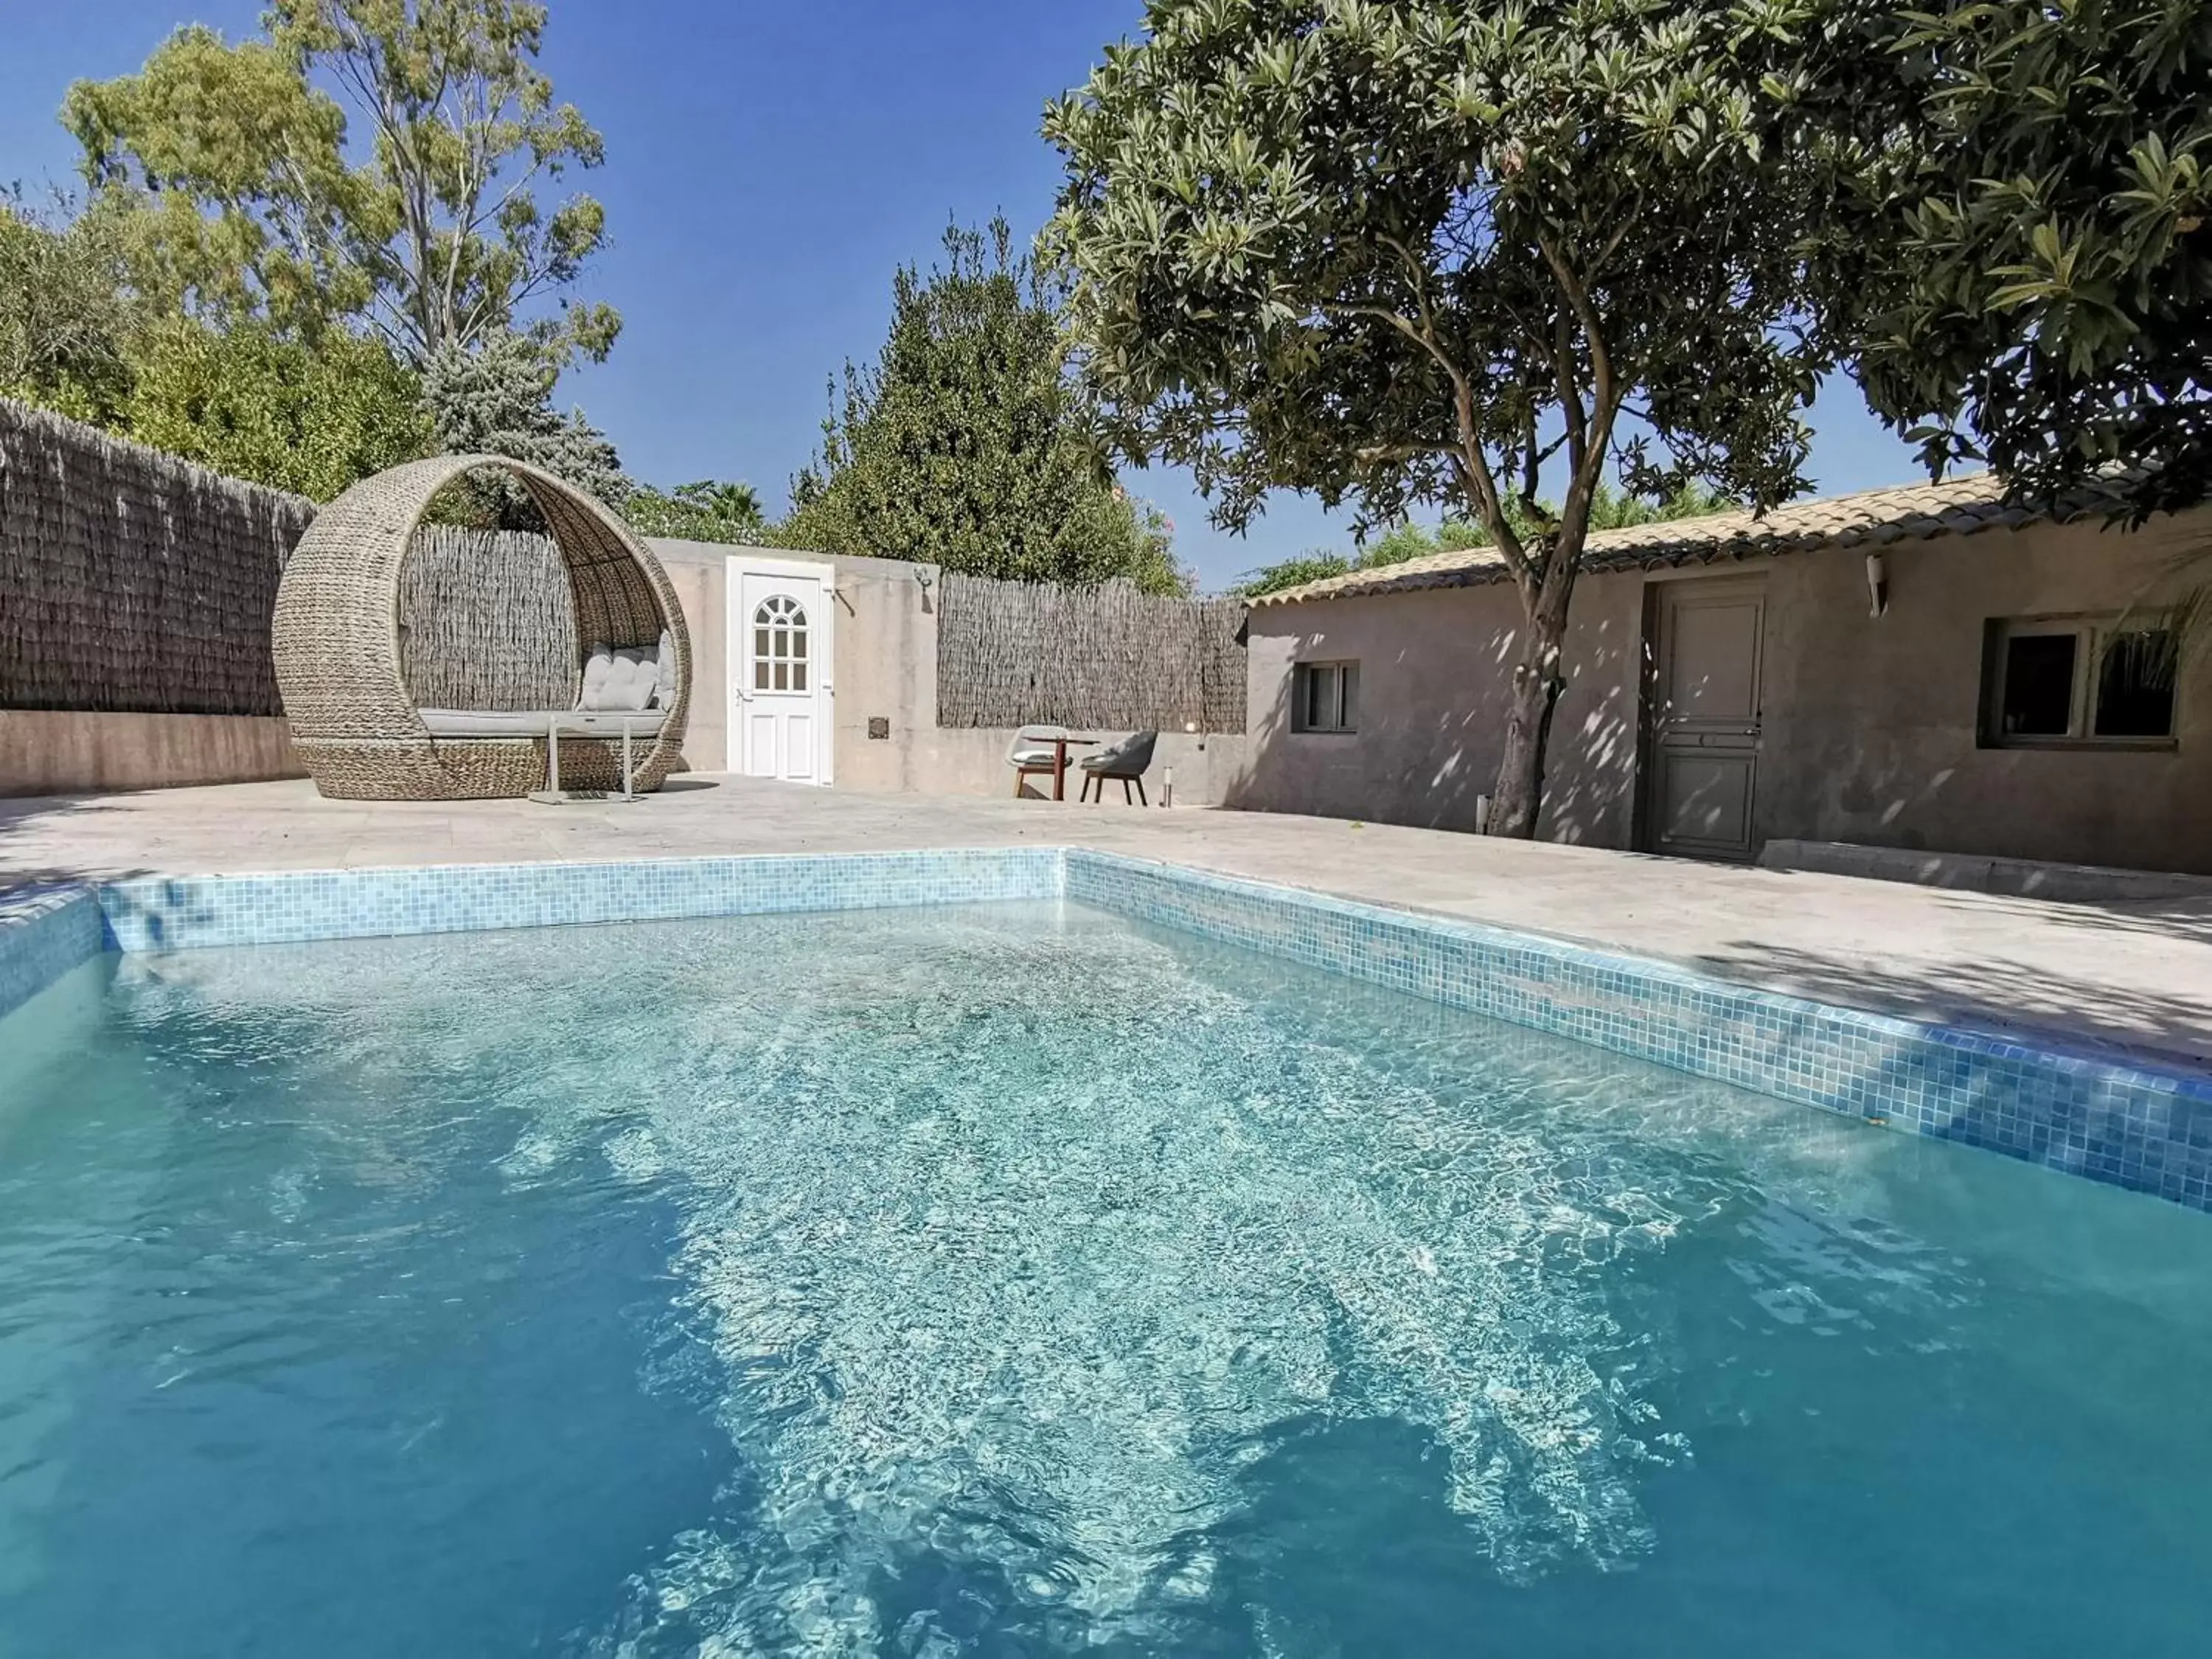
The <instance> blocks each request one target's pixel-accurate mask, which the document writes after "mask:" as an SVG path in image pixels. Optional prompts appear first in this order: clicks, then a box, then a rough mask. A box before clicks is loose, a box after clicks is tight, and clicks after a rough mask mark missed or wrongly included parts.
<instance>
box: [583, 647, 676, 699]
mask: <svg viewBox="0 0 2212 1659" xmlns="http://www.w3.org/2000/svg"><path fill="white" fill-rule="evenodd" d="M660 673H661V669H660V651H659V647H654V646H624V647H623V648H622V649H621V650H619V651H617V650H613V649H611V648H610V647H607V646H604V645H595V646H593V647H592V654H591V655H590V656H589V657H588V658H586V659H585V662H584V690H583V695H582V696H580V698H578V699H577V703H576V706H577V707H578V708H650V707H652V705H653V700H654V696H655V694H656V693H657V692H658V691H659V687H660Z"/></svg>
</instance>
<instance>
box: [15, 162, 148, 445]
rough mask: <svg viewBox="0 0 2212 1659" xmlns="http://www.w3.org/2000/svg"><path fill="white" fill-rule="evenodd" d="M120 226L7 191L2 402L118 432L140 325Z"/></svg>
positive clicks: (128, 387) (128, 388) (128, 389)
mask: <svg viewBox="0 0 2212 1659" xmlns="http://www.w3.org/2000/svg"><path fill="white" fill-rule="evenodd" d="M114 231H115V228H114V226H113V224H112V222H108V221H105V220H102V219H99V218H95V217H90V216H82V217H73V216H70V215H69V214H68V210H67V204H64V203H58V204H56V207H55V210H54V211H53V212H52V213H50V214H49V213H41V212H39V211H37V210H33V209H32V208H30V207H28V206H27V205H26V204H25V203H24V201H23V198H22V196H21V192H20V191H7V192H4V193H0V397H7V398H19V399H21V401H23V402H25V403H33V404H40V405H41V406H43V407H45V408H47V409H53V410H59V411H60V412H61V413H63V414H64V415H68V416H73V417H74V418H76V419H77V420H80V421H90V422H94V423H95V424H99V425H103V426H106V425H112V424H114V423H115V422H116V421H117V420H118V419H119V418H120V416H121V410H122V408H123V405H124V404H125V401H126V400H127V398H129V396H130V389H131V367H130V362H129V361H128V359H129V352H130V345H131V336H132V334H133V332H134V331H136V329H137V326H138V318H137V308H136V307H135V306H134V305H133V304H132V302H131V298H130V296H129V295H128V294H127V293H126V292H125V289H124V285H123V276H122V261H123V253H122V246H121V243H120V241H119V240H118V237H117V236H116V235H115V234H114Z"/></svg>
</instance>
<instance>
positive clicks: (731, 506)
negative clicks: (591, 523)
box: [622, 478, 768, 544]
mask: <svg viewBox="0 0 2212 1659" xmlns="http://www.w3.org/2000/svg"><path fill="white" fill-rule="evenodd" d="M622 510H623V517H624V518H625V519H627V520H629V523H630V527H631V528H632V529H634V530H635V531H636V532H638V533H639V534H640V535H644V536H673V537H676V538H678V539H679V540H683V541H692V542H729V543H734V544H748V543H752V542H757V541H758V540H759V539H760V538H761V536H762V535H763V532H765V531H766V530H767V529H768V519H767V516H766V515H765V514H764V513H762V511H761V500H760V492H759V491H758V490H757V489H754V488H753V487H752V486H751V485H750V484H748V483H723V482H720V481H719V480H716V479H714V478H702V479H700V480H699V481H698V482H697V483H687V484H678V485H677V486H676V488H675V489H666V490H663V489H653V487H652V486H651V485H650V484H634V485H632V486H631V488H630V492H629V499H628V500H627V501H624V502H623V509H622Z"/></svg>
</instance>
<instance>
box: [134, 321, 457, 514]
mask: <svg viewBox="0 0 2212 1659" xmlns="http://www.w3.org/2000/svg"><path fill="white" fill-rule="evenodd" d="M134 367H135V371H136V372H135V378H134V381H133V384H132V386H131V393H130V398H129V400H128V402H127V404H125V410H124V420H123V422H121V424H122V425H123V427H124V428H125V430H127V431H128V432H129V433H130V434H131V436H132V437H134V438H136V439H137V440H138V441H140V442H141V443H147V444H151V445H153V446H154V447H155V448H156V449H165V450H167V451H168V452H169V453H171V454H173V455H181V456H183V457H184V458H185V459H186V460H191V461H197V462H199V463H201V464H202V465H205V466H210V467H213V468H214V469H215V470H216V471H218V472H227V473H228V474H229V475H230V476H231V477H234V478H250V479H252V480H253V481H254V482H255V483H264V484H268V485H270V486H272V487H273V488H275V489H289V490H292V491H294V492H295V493H297V494H299V495H311V496H313V497H314V499H315V500H317V501H329V500H330V499H331V497H333V496H335V495H337V494H338V493H339V492H340V491H342V490H343V489H345V488H346V487H347V486H348V485H349V484H351V483H355V482H356V480H358V479H361V478H365V477H368V476H369V475H370V474H371V473H373V472H380V471H383V469H384V468H386V467H387V466H392V465H397V464H398V463H399V462H401V461H409V460H413V459H416V457H418V456H422V455H427V454H430V453H434V451H433V435H432V432H431V428H430V419H429V416H428V411H427V410H425V409H424V407H423V404H422V381H421V380H420V379H419V378H418V377H417V376H416V374H414V373H413V372H412V371H411V370H410V369H408V368H406V367H405V366H404V364H402V363H401V362H398V359H396V358H395V357H393V356H392V352H391V350H390V349H389V348H387V347H386V345H385V344H384V343H383V342H382V341H380V340H373V339H366V338H362V337H359V336H356V335H351V334H347V333H344V332H343V331H340V332H337V333H333V334H331V335H328V336H326V337H324V338H323V339H322V340H321V341H320V342H319V343H317V344H315V345H314V346H312V347H310V346H307V345H304V344H301V343H299V342H297V341H293V340H284V339H280V338H278V337H276V336H275V335H273V334H272V333H270V331H269V330H268V329H266V328H265V327H263V326H261V325H256V324H251V323H248V324H241V325H239V326H238V327H235V328H233V329H230V330H228V331H216V330H215V329H211V328H210V327H208V326H207V325H205V324H204V323H199V322H195V321H193V320H192V319H189V318H181V317H180V318H173V319H169V320H167V322H165V323H163V324H161V325H157V326H156V327H155V328H153V329H151V330H150V331H149V333H148V335H147V337H146V338H145V339H144V341H143V343H142V344H141V347H140V349H139V351H138V354H137V359H136V362H135V365H134Z"/></svg>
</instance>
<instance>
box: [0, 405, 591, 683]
mask: <svg viewBox="0 0 2212 1659" xmlns="http://www.w3.org/2000/svg"><path fill="white" fill-rule="evenodd" d="M314 516H315V504H314V503H313V501H308V500H307V499H305V498H304V497H301V496H298V495H285V494H283V492H282V491H279V490H274V489H263V488H262V487H261V486H260V485H258V484H250V483H240V481H238V480H237V479H235V478H227V477H223V476H222V474H221V473H218V472H211V471H208V470H207V469H206V468H204V467H199V466H194V465H191V464H190V463H189V462H185V461H179V460H178V459H175V458H174V457H173V456H169V455H164V454H162V453H161V452H160V451H159V450H154V449H149V448H147V447H144V446H143V445H142V444H134V443H130V442H126V441H123V440H121V439H118V438H113V437H111V436H109V435H107V434H106V433H104V432H101V431H100V430H99V429H98V428H94V427H89V426H85V425H82V424H81V423H80V422H76V421H70V420H65V419H64V418H63V417H61V416H58V415H53V414H50V413H48V412H47V411H46V410H39V409H33V408H31V407H29V406H28V405H27V404H18V403H11V402H9V401H7V400H6V399H0V708H73V709H87V710H95V711H111V712H131V713H139V714H279V713H281V712H282V707H281V705H280V703H279V702H278V700H277V695H276V672H275V671H274V669H273V667H272V666H271V665H270V654H269V623H270V615H271V613H272V611H274V609H275V607H276V580H277V578H278V576H279V575H280V574H283V565H284V561H285V560H286V559H287V558H289V556H291V551H292V548H293V546H294V544H295V543H296V542H297V541H298V540H299V538H300V535H301V532H303V531H304V530H306V529H307V526H308V525H309V524H310V523H311V522H313V519H314ZM398 625H399V627H400V629H401V635H400V638H401V651H400V658H401V662H402V664H403V667H404V672H405V673H406V675H407V679H408V686H409V689H410V690H411V691H412V692H413V694H414V696H415V698H416V702H418V703H419V704H421V705H422V706H424V707H428V708H480V709H500V708H568V707H569V706H570V705H571V704H573V703H574V702H575V698H576V671H577V662H578V652H577V649H576V646H577V640H576V623H575V618H574V614H573V612H572V610H571V606H570V602H569V597H568V572H567V570H566V568H564V567H563V566H562V563H561V562H560V558H559V556H558V555H557V554H556V552H555V550H554V548H553V544H552V543H551V542H550V541H549V540H547V539H546V538H544V537H543V536H527V535H517V534H511V533H505V532H491V531H476V530H460V529H454V528H449V527H445V526H430V527H428V528H425V529H423V530H422V531H420V532H417V533H416V538H415V543H414V545H413V547H412V549H411V550H410V554H409V556H408V559H407V562H406V564H405V565H404V567H403V569H402V573H401V582H400V596H399V615H398Z"/></svg>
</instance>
